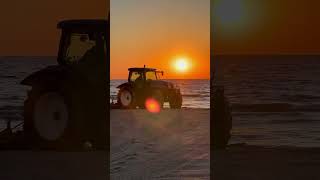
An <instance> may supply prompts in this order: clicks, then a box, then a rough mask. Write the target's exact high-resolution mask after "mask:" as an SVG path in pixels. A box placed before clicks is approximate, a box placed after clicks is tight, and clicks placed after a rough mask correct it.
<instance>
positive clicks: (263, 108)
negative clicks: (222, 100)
mask: <svg viewBox="0 0 320 180" xmlns="http://www.w3.org/2000/svg"><path fill="white" fill-rule="evenodd" d="M232 110H233V111H234V112H320V105H315V104H313V105H303V106H298V105H293V104H289V103H269V104H237V103H235V104H232Z"/></svg>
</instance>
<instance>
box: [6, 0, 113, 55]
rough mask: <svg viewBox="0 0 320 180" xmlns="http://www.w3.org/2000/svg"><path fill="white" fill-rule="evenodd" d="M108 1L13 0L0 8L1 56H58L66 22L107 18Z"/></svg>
mask: <svg viewBox="0 0 320 180" xmlns="http://www.w3.org/2000/svg"><path fill="white" fill-rule="evenodd" d="M109 4H110V3H109V0H90V1H79V0H27V1H24V0H10V1H3V2H1V6H0V22H1V28H0V42H1V43H0V56H56V55H57V51H58V42H59V38H60V32H59V31H58V29H57V28H56V26H57V23H58V22H59V21H60V20H64V19H81V18H84V19H92V18H94V19H95V18H103V19H105V18H106V17H107V14H108V9H109Z"/></svg>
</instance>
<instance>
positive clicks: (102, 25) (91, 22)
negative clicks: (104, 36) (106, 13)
mask: <svg viewBox="0 0 320 180" xmlns="http://www.w3.org/2000/svg"><path fill="white" fill-rule="evenodd" d="M107 27H108V21H107V20H103V19H78V20H64V21H61V22H59V23H58V28H59V29H86V30H90V31H91V30H92V31H94V30H98V31H104V30H106V28H107Z"/></svg>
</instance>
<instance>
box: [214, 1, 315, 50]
mask: <svg viewBox="0 0 320 180" xmlns="http://www.w3.org/2000/svg"><path fill="white" fill-rule="evenodd" d="M211 5H212V6H211V31H212V39H211V45H212V52H213V54H319V53H320V43H319V42H320V21H319V19H320V11H319V7H320V1H316V0H314V1H301V0H258V1H257V0H212V3H211Z"/></svg>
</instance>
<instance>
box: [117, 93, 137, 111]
mask: <svg viewBox="0 0 320 180" xmlns="http://www.w3.org/2000/svg"><path fill="white" fill-rule="evenodd" d="M118 102H119V104H120V106H121V108H124V109H130V108H134V106H135V105H134V96H133V92H132V90H131V89H128V88H122V89H120V90H119V93H118Z"/></svg>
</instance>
